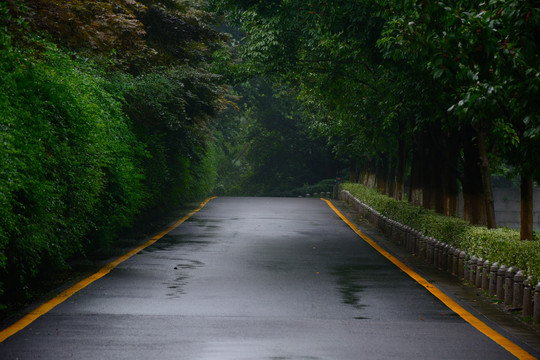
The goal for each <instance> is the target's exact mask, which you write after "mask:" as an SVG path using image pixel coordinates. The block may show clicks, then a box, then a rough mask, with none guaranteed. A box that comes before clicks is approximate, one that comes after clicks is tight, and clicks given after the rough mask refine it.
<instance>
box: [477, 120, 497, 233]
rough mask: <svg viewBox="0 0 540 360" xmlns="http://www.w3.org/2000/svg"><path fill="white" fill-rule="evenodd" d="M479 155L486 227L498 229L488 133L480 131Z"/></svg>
mask: <svg viewBox="0 0 540 360" xmlns="http://www.w3.org/2000/svg"><path fill="white" fill-rule="evenodd" d="M478 155H479V160H480V173H481V179H482V188H483V189H482V190H483V191H482V192H483V194H484V202H485V206H486V225H487V227H488V229H494V228H496V227H497V222H496V221H495V206H494V202H493V189H492V187H491V171H490V167H489V159H488V154H487V146H486V132H485V131H484V130H480V131H479V132H478Z"/></svg>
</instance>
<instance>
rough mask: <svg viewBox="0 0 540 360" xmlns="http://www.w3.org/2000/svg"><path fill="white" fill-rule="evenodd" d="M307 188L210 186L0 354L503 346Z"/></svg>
mask: <svg viewBox="0 0 540 360" xmlns="http://www.w3.org/2000/svg"><path fill="white" fill-rule="evenodd" d="M512 358H513V357H512V355H511V354H510V353H508V352H507V351H506V350H504V349H503V348H502V347H500V346H499V345H497V344H495V343H494V342H493V341H492V340H490V339H489V338H487V337H486V336H484V335H482V334H481V333H480V332H478V331H477V330H475V329H474V328H473V327H472V326H470V325H469V324H468V323H466V322H465V321H464V320H462V319H461V318H459V317H458V316H456V315H455V314H454V313H453V312H452V311H451V310H449V309H448V308H447V307H446V306H445V305H444V304H442V303H441V302H440V301H439V300H437V299H436V298H435V297H434V296H433V295H431V294H430V293H428V292H427V291H426V290H425V289H424V288H422V287H421V286H420V285H418V284H417V283H415V282H414V281H413V280H412V279H410V278H409V277H408V276H407V275H405V274H404V273H403V272H401V271H400V270H399V269H398V268H397V267H395V266H394V265H393V264H391V263H390V262H388V261H387V260H386V259H385V258H384V257H382V256H381V255H379V254H378V253H377V252H376V251H375V250H373V249H372V248H371V247H370V246H369V245H367V244H366V243H365V242H364V241H362V239H360V238H359V237H358V236H357V235H356V234H355V233H354V232H353V231H351V230H350V228H349V227H348V226H347V225H346V224H345V223H343V222H342V221H341V220H340V219H339V218H338V216H337V215H336V214H335V213H334V212H333V211H332V210H331V209H330V208H329V207H328V205H327V204H326V203H325V202H323V201H321V200H319V199H294V198H290V199H287V198H217V199H214V200H212V201H210V202H209V203H208V204H207V205H206V206H205V207H204V208H203V209H202V210H201V211H200V212H198V213H196V214H195V215H194V216H193V217H192V218H191V219H190V220H188V221H186V222H185V223H184V224H182V225H180V227H178V228H177V229H176V230H173V231H172V232H171V233H169V234H168V235H166V236H165V237H164V238H162V239H161V240H160V241H158V242H157V243H156V244H154V245H152V246H151V247H149V248H147V249H146V250H144V251H142V252H141V253H139V254H138V255H136V256H134V257H132V258H131V259H129V260H127V261H126V262H124V263H122V264H121V265H120V266H118V267H117V268H116V269H114V270H113V271H112V272H111V273H110V274H109V275H107V276H105V277H104V278H102V279H100V280H98V281H96V282H94V283H92V284H91V285H89V286H88V287H87V288H85V289H83V290H81V291H80V292H78V293H76V294H75V295H74V296H72V297H71V298H69V299H67V300H66V301H65V302H64V303H62V304H60V305H59V306H57V307H56V308H54V309H53V310H52V311H50V312H49V313H48V314H46V315H44V316H42V317H40V318H39V319H38V320H37V321H35V322H34V323H33V324H31V325H30V326H29V327H27V328H26V329H24V330H22V331H20V332H19V333H17V334H15V335H14V336H12V337H10V338H8V339H7V340H6V341H4V342H3V343H1V344H0V359H186V360H191V359H193V360H203V359H231V360H233V359H234V360H243V359H268V360H270V359H313V360H315V359H354V360H357V359H512Z"/></svg>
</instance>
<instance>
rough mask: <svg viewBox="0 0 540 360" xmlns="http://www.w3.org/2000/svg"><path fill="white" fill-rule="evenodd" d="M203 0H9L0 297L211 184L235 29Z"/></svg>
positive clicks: (21, 291) (4, 12)
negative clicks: (226, 28)
mask: <svg viewBox="0 0 540 360" xmlns="http://www.w3.org/2000/svg"><path fill="white" fill-rule="evenodd" d="M196 5H197V4H193V3H187V2H170V1H140V2H135V1H125V2H123V1H120V2H115V5H114V6H113V4H112V3H110V2H105V1H84V2H83V1H77V0H75V1H69V2H57V1H47V0H45V1H34V0H28V1H7V2H2V3H0V83H1V84H2V91H1V92H0V143H1V144H2V147H1V150H0V158H1V161H0V304H2V303H4V304H5V303H9V302H13V301H20V300H24V299H25V298H26V297H27V296H28V295H29V287H31V286H32V281H33V280H35V279H36V278H37V276H38V274H40V273H43V272H45V273H46V272H50V271H55V270H58V269H62V268H65V267H66V266H67V261H68V260H69V259H70V258H72V257H74V256H81V255H83V254H88V253H90V252H92V251H94V250H96V249H100V250H102V251H103V250H105V252H106V249H107V248H108V247H109V246H110V245H111V244H112V242H113V241H114V239H115V238H116V237H117V235H118V233H119V232H120V231H121V230H122V229H123V228H126V227H128V226H130V225H131V224H132V223H133V221H134V219H135V218H136V217H137V216H139V215H140V214H143V213H145V212H146V213H149V212H153V211H155V210H156V209H157V208H164V207H167V206H178V205H179V204H181V203H185V202H187V201H190V200H194V199H197V198H200V197H202V196H206V195H207V194H208V193H209V192H210V191H212V189H213V187H214V185H215V182H216V178H217V169H216V153H217V151H216V145H214V144H213V143H212V140H213V130H212V121H211V120H212V118H214V117H215V116H216V115H217V113H218V112H219V111H221V110H223V109H225V108H226V107H227V106H228V104H229V103H230V101H229V100H228V98H227V87H226V86H225V85H224V83H223V81H222V77H221V76H219V75H217V74H215V73H213V72H211V71H210V70H209V63H210V61H211V59H212V53H213V51H214V50H215V49H218V48H219V47H220V46H221V45H220V44H222V43H223V42H224V41H225V40H226V39H227V38H226V37H225V36H223V35H221V34H220V33H218V32H217V31H215V30H213V29H212V24H213V17H212V15H211V14H210V13H207V12H205V11H203V10H202V9H201V8H199V7H197V6H196ZM163 31H165V32H166V33H167V34H168V35H169V36H167V37H162V35H163V34H162V33H161V32H163ZM0 306H1V305H0Z"/></svg>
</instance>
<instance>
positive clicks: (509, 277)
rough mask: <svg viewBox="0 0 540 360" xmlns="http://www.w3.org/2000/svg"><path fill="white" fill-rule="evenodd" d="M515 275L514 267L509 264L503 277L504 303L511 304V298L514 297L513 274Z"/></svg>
mask: <svg viewBox="0 0 540 360" xmlns="http://www.w3.org/2000/svg"><path fill="white" fill-rule="evenodd" d="M515 275H516V268H514V267H512V266H510V267H509V268H508V269H507V270H506V274H505V278H504V304H505V305H508V306H510V305H512V298H513V297H514V276H515Z"/></svg>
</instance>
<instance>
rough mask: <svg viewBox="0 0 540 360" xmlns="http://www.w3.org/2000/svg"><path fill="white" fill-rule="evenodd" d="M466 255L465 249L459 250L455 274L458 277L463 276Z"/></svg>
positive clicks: (461, 277) (462, 277)
mask: <svg viewBox="0 0 540 360" xmlns="http://www.w3.org/2000/svg"><path fill="white" fill-rule="evenodd" d="M466 256H467V253H466V252H465V251H460V253H459V261H458V273H457V276H458V278H459V279H464V278H465V257H466Z"/></svg>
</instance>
